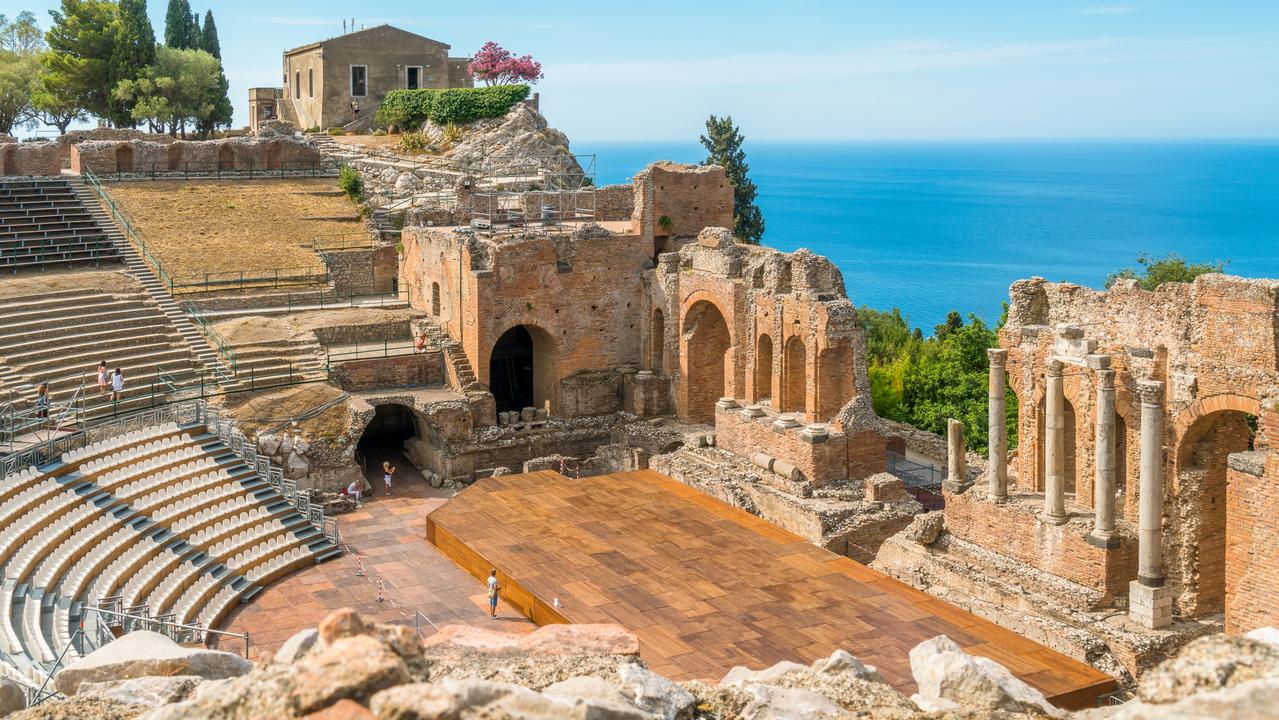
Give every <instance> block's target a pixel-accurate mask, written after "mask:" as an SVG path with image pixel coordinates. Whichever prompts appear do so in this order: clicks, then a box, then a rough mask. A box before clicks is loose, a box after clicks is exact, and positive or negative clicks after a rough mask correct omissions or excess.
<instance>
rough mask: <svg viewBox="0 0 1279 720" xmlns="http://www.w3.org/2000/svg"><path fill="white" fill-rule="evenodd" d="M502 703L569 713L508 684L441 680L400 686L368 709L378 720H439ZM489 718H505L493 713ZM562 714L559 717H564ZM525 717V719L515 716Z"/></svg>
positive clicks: (474, 713)
mask: <svg viewBox="0 0 1279 720" xmlns="http://www.w3.org/2000/svg"><path fill="white" fill-rule="evenodd" d="M498 704H501V705H503V706H506V707H507V708H508V709H509V708H523V709H524V710H525V711H529V710H536V711H537V712H546V711H548V710H551V709H558V710H559V711H560V712H561V713H566V712H567V711H568V710H569V708H568V707H567V706H564V705H562V704H559V703H556V702H553V701H551V700H549V699H546V698H543V697H541V696H540V695H538V694H537V693H535V692H533V691H531V690H529V689H527V688H523V687H520V686H519V685H510V684H507V683H496V682H488V681H485V680H448V679H446V680H442V681H440V682H438V683H415V684H412V685H401V686H399V687H395V688H391V689H389V690H384V691H382V692H379V693H377V694H376V695H374V696H373V697H372V699H371V700H370V701H369V707H370V709H372V710H373V713H374V714H375V715H376V716H377V717H378V720H436V719H437V718H457V717H462V716H463V712H466V711H470V712H468V714H467V716H471V717H474V716H480V715H479V713H481V712H483V711H485V710H494V709H495V708H494V706H495V705H498ZM489 716H490V717H502V716H501V715H496V714H490V715H489ZM564 716H565V715H561V716H560V717H564ZM515 717H523V716H515Z"/></svg>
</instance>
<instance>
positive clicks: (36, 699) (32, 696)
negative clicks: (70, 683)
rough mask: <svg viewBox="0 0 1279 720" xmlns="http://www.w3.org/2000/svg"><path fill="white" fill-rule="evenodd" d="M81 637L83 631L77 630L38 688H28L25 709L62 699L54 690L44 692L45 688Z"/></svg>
mask: <svg viewBox="0 0 1279 720" xmlns="http://www.w3.org/2000/svg"><path fill="white" fill-rule="evenodd" d="M82 637H84V629H83V628H77V629H76V631H75V632H74V633H72V635H71V639H70V640H68V641H67V645H66V647H64V648H62V652H60V653H58V658H57V660H56V661H55V662H54V663H53V667H51V668H49V670H48V672H47V674H46V675H45V677H44V682H42V683H40V687H39V688H28V692H27V707H35V706H36V705H39V704H40V703H42V702H44V701H45V700H51V699H53V698H57V697H62V693H60V692H58V691H56V690H50V691H48V692H46V691H45V688H46V687H48V686H49V682H50V681H51V680H53V676H54V675H55V674H57V672H58V669H59V668H61V667H62V663H63V662H64V661H65V660H66V657H67V653H68V652H70V651H71V648H72V647H73V646H74V645H75V643H76V640H79V639H81V638H82Z"/></svg>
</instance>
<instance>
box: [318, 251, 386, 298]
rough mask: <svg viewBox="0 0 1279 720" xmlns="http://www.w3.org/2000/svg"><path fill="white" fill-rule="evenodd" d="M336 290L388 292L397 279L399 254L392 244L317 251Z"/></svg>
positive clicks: (345, 291) (360, 292) (358, 292)
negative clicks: (356, 248) (357, 248)
mask: <svg viewBox="0 0 1279 720" xmlns="http://www.w3.org/2000/svg"><path fill="white" fill-rule="evenodd" d="M321 255H322V256H323V257H324V264H325V266H326V267H327V268H328V270H329V279H330V280H331V281H332V282H333V287H334V289H335V290H337V291H338V292H339V293H356V294H364V293H385V292H391V290H392V288H393V287H395V285H396V283H397V282H398V276H399V267H400V256H399V253H397V252H396V250H395V246H394V245H384V246H381V247H375V248H365V249H360V250H334V251H330V252H324V253H321Z"/></svg>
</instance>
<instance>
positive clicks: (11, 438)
mask: <svg viewBox="0 0 1279 720" xmlns="http://www.w3.org/2000/svg"><path fill="white" fill-rule="evenodd" d="M47 409H48V412H47V413H45V414H44V415H43V416H42V415H41V413H40V408H37V407H35V406H34V405H33V406H32V407H30V408H26V409H24V410H19V409H18V407H17V402H16V401H15V400H12V399H11V400H9V401H7V402H5V403H3V404H0V447H7V448H8V450H7V452H13V450H14V446H15V443H16V442H17V439H18V438H19V437H21V436H22V435H26V434H28V433H39V431H41V430H52V431H53V432H59V431H61V430H62V429H63V428H66V427H76V426H79V425H81V424H82V423H83V420H84V383H83V382H82V383H80V386H79V387H78V388H76V391H75V393H73V394H72V396H71V399H69V400H64V401H62V402H55V403H50V404H49V406H48V408H47Z"/></svg>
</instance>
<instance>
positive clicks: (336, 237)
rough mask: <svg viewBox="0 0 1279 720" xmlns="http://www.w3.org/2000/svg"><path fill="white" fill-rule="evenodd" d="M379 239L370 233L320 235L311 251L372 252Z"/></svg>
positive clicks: (313, 243) (312, 244)
mask: <svg viewBox="0 0 1279 720" xmlns="http://www.w3.org/2000/svg"><path fill="white" fill-rule="evenodd" d="M377 243H378V241H377V238H374V237H372V236H370V235H369V233H368V231H360V232H345V233H329V234H327V235H318V236H316V237H315V238H314V239H312V240H311V249H312V250H314V251H315V252H318V253H321V252H335V251H338V250H372V249H373V248H375V247H377Z"/></svg>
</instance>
